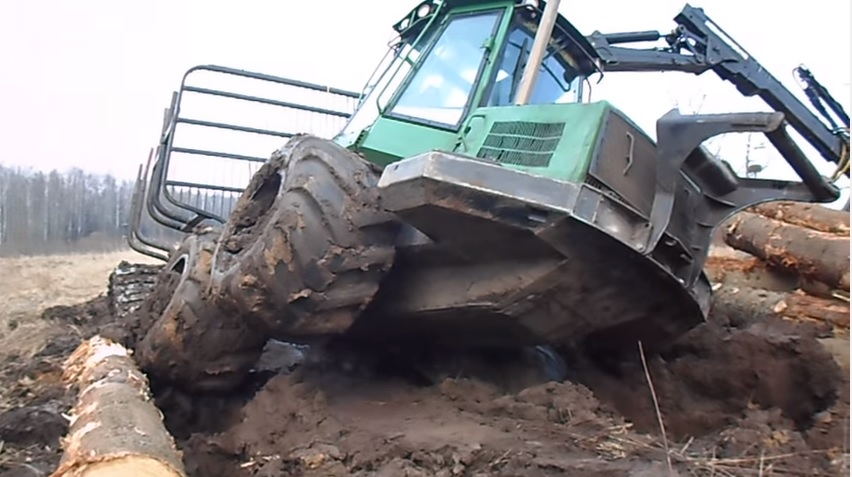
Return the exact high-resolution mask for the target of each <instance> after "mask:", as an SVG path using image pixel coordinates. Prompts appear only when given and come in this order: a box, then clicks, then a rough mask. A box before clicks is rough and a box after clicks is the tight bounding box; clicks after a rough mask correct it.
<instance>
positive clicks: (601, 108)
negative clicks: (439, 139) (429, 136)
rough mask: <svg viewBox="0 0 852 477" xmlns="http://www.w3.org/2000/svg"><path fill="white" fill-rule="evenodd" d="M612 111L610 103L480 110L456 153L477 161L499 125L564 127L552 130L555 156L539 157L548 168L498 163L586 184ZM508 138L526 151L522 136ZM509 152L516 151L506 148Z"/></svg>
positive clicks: (461, 136)
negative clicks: (601, 133) (554, 125)
mask: <svg viewBox="0 0 852 477" xmlns="http://www.w3.org/2000/svg"><path fill="white" fill-rule="evenodd" d="M612 109H613V107H612V105H610V103H608V102H606V101H601V102H596V103H585V104H582V103H572V104H542V105H526V106H503V107H493V108H480V109H478V110H476V111H475V112H474V113H473V114H471V115H470V117H469V118H468V121H467V123H466V124H465V127H464V128H463V129H462V131H463V132H462V133H461V134H460V140H459V141H458V142H457V146H456V147H455V150H454V151H455V152H458V153H461V154H465V155H469V156H472V157H476V156H477V154H478V153H479V151H480V150H481V149H482V147H483V145H486V144H485V143H486V138H488V136H489V132H491V131H492V128H493V127H494V124H495V123H513V122H526V123H528V124H527V125H526V127H527V128H529V127H530V125H529V123H538V124H541V125H542V126H541V127H547V126H546V125H548V124H551V125H552V124H559V123H564V126H563V127H558V128H557V127H553V128H551V129H555V130H557V132H556V133H550V136H551V137H555V138H557V139H554V140H553V141H551V143H552V144H554V147H552V148H549V149H548V150H551V151H552V155H550V154H540V155H538V157H540V158H547V159H548V161H549V162H548V163H547V165H541V166H525V165H515V164H510V163H507V162H501V161H499V160H498V161H497V162H501V163H502V164H503V166H505V167H508V168H510V169H515V170H519V171H524V172H527V173H529V174H533V175H539V176H545V177H550V178H552V179H558V180H563V181H569V182H582V181H583V180H585V178H586V173H587V171H588V170H589V165H590V164H591V161H592V157H593V155H594V152H595V149H596V146H597V142H598V137H599V133H600V131H601V129H602V126H603V121H604V119H605V118H606V116H607V113H608V112H609V111H610V110H612ZM504 137H507V138H508V140H509V141H510V142H512V140H513V139H517V140H518V141H519V144H521V146H519V147H516V148H514V149H516V150H522V149H523V144H524V141H525V140H526V139H527V138H525V137H524V136H523V135H518V134H515V135H512V134H508V135H505V136H504ZM538 144H541V143H538ZM506 149H512V148H511V147H506Z"/></svg>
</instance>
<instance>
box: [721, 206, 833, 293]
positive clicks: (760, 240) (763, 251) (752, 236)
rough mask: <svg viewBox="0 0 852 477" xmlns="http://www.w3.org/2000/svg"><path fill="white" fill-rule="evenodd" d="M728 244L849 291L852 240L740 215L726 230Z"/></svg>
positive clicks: (745, 213) (810, 278)
mask: <svg viewBox="0 0 852 477" xmlns="http://www.w3.org/2000/svg"><path fill="white" fill-rule="evenodd" d="M725 232H726V233H725V242H726V243H727V244H728V245H730V246H731V247H734V248H736V249H739V250H742V251H744V252H748V253H750V254H752V255H754V256H756V257H758V258H760V259H762V260H764V261H765V262H767V263H768V264H770V265H773V266H776V267H779V268H782V269H785V270H788V271H790V272H793V273H796V274H798V275H800V276H801V277H802V278H804V279H808V280H817V281H820V282H823V283H825V284H827V285H829V286H830V287H832V288H839V289H842V290H847V291H848V290H849V237H842V236H838V235H833V234H828V233H825V232H819V231H816V230H811V229H808V228H805V227H800V226H798V225H790V224H787V223H784V222H781V221H778V220H774V219H770V218H768V217H764V216H761V215H757V214H753V213H750V212H741V213H739V214H738V215H736V216H735V217H734V218H733V219H732V220H731V221H730V222H729V223H728V225H727V226H726V230H725Z"/></svg>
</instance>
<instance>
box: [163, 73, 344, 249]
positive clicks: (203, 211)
mask: <svg viewBox="0 0 852 477" xmlns="http://www.w3.org/2000/svg"><path fill="white" fill-rule="evenodd" d="M198 72H206V73H213V74H218V75H225V76H227V77H237V78H243V79H250V80H257V81H261V82H264V83H272V84H277V85H284V86H289V87H293V88H299V89H300V90H305V91H310V92H312V94H314V95H316V93H322V94H325V95H330V96H332V97H338V98H345V99H349V100H357V99H359V98H360V93H356V92H352V91H346V90H342V89H338V88H332V87H328V86H323V85H317V84H313V83H306V82H303V81H298V80H292V79H288V78H281V77H277V76H272V75H267V74H263V73H255V72H250V71H245V70H239V69H234V68H228V67H224V66H217V65H200V66H195V67H193V68H190V69H189V70H188V71H187V72H186V73H184V75H183V78H182V79H181V84H180V88H179V89H178V90H177V91H175V92H174V93H173V95H172V103H171V106H170V107H169V108H168V109H166V113H165V117H164V122H163V128H162V133H161V137H160V141H159V146H158V148H157V160H156V162H155V164H154V168H153V174H152V182H151V190H152V191H151V193H149V194H148V210H149V212H150V214H151V216H152V217H153V218H154V219H155V220H157V222H159V223H160V224H162V225H164V226H167V227H169V228H173V229H175V230H180V231H182V232H187V231H191V230H192V229H194V228H195V227H196V226H198V225H200V224H202V223H205V222H215V223H217V224H222V223H224V222H225V220H226V219H227V216H228V214H229V213H230V210H229V209H227V208H225V207H224V206H223V207H222V209H223V210H212V209H211V208H210V207H206V201H205V203H193V202H192V201H191V197H192V193H195V195H196V197H197V196H200V195H203V194H212V195H216V194H218V195H227V196H228V197H232V196H234V195H236V196H239V195H240V194H241V193H242V192H243V190H244V187H245V185H243V186H242V187H233V186H229V185H224V184H216V183H210V182H203V181H199V180H175V179H174V178H173V176H172V174H171V173H170V169H171V168H172V167H174V166H175V164H174V163H175V154H180V155H183V156H187V155H188V156H200V157H216V158H222V159H228V160H234V161H240V162H245V163H249V164H252V163H253V164H257V166H254V167H259V165H260V164H262V163H264V162H266V161H267V159H268V158H266V157H259V156H250V155H245V154H237V153H234V152H229V151H221V150H212V149H211V150H208V149H200V148H194V147H183V146H180V145H178V144H177V143H176V141H175V137H176V135H177V133H178V129H179V128H178V126H179V125H186V126H193V127H197V128H205V129H213V130H228V131H236V132H239V133H248V134H252V135H259V136H266V137H276V138H282V139H286V138H289V137H292V136H293V135H294V134H296V133H301V132H311V131H309V130H305V131H302V130H300V131H279V130H272V129H266V128H257V127H249V126H245V125H239V124H230V123H224V122H218V121H208V120H204V119H201V118H193V117H186V116H185V115H183V114H182V112H181V106H182V103H183V101H184V99H185V98H186V95H187V94H193V95H196V96H198V95H200V96H204V97H219V98H227V99H229V100H234V101H242V102H248V103H256V104H263V105H267V106H274V107H278V108H284V109H288V110H294V111H302V112H305V113H309V114H311V115H315V116H317V117H322V118H338V119H340V120H343V121H345V120H347V119H348V118H349V117H350V116H351V114H352V111H342V110H337V109H332V108H327V107H319V106H313V105H309V104H306V103H305V104H303V103H294V102H288V101H281V100H278V99H273V98H268V97H262V96H256V95H249V94H241V93H237V92H234V91H225V90H220V89H213V88H207V87H201V86H198V85H193V84H189V83H190V79H191V77H192V76H193V74H194V73H198ZM307 96H309V95H307ZM353 109H354V105H353ZM306 129H308V127H306ZM249 179H250V177H247V178H246V184H247V183H248V180H249ZM176 190H184V191H189V194H188V195H189V196H190V199H185V198H182V197H180V196H179V194H178V193H176V192H175V191H176ZM223 201H224V199H223Z"/></svg>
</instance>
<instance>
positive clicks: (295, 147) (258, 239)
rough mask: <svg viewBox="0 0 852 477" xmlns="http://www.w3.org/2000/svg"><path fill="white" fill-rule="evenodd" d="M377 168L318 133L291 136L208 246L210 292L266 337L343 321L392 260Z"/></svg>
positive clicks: (297, 337)
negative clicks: (212, 248) (213, 246)
mask: <svg viewBox="0 0 852 477" xmlns="http://www.w3.org/2000/svg"><path fill="white" fill-rule="evenodd" d="M379 172H380V171H379V170H378V169H377V168H376V167H375V166H373V165H372V164H370V163H368V162H367V161H365V160H363V159H361V158H360V157H359V156H357V155H356V154H354V153H352V152H350V151H348V150H346V149H344V148H342V147H340V146H338V145H337V144H335V143H333V142H331V141H328V140H325V139H321V138H318V137H313V136H308V135H299V136H296V137H294V138H292V139H291V140H290V141H289V142H288V143H287V144H286V145H285V146H284V147H283V148H281V149H280V150H278V151H276V153H275V154H274V155H273V157H272V158H271V159H270V160H269V161H268V162H267V163H266V164H264V166H263V167H262V168H261V170H260V171H258V173H257V174H256V175H255V176H254V178H253V179H252V181H251V183H250V184H249V186H248V188H247V189H246V191H245V193H244V194H243V195H242V197H241V198H240V200H239V201H238V203H237V206H236V207H235V210H234V212H233V213H232V214H231V217H230V218H229V221H228V224H227V225H226V227H225V230H224V231H223V234H222V237H221V239H220V241H219V245H218V246H217V249H216V254H215V258H214V265H213V294H214V295H216V299H217V300H219V301H220V303H222V306H223V307H224V308H225V309H231V310H233V311H234V312H238V313H245V314H246V315H247V316H248V317H249V319H250V320H251V321H252V322H253V324H255V326H258V327H262V328H263V329H265V330H267V331H268V333H269V334H270V336H271V337H274V338H277V339H280V340H284V341H292V342H302V343H304V342H311V341H313V340H314V339H317V338H322V337H326V336H330V335H337V334H341V333H343V332H345V331H346V330H347V329H349V327H350V325H351V324H352V323H353V321H354V320H355V319H356V318H357V317H358V315H359V314H360V313H361V312H362V311H363V310H364V309H365V307H366V306H367V305H368V304H369V303H370V301H371V300H372V298H373V296H374V295H375V293H376V291H377V290H378V287H379V283H380V281H381V279H382V278H383V277H384V276H385V274H386V273H387V271H388V270H389V269H390V267H391V265H392V263H393V259H394V240H395V237H396V232H397V229H398V222H397V221H396V219H395V217H394V216H393V215H392V214H390V213H388V212H386V211H384V210H383V209H381V207H380V205H379V195H378V189H377V182H378V177H379Z"/></svg>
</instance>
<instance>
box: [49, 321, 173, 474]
mask: <svg viewBox="0 0 852 477" xmlns="http://www.w3.org/2000/svg"><path fill="white" fill-rule="evenodd" d="M63 379H64V380H65V381H66V382H67V383H68V384H69V385H70V386H71V387H73V388H76V389H77V390H78V398H77V403H76V405H75V406H74V408H73V410H72V417H71V424H70V428H69V430H68V434H67V436H66V437H65V438H64V439H63V440H62V447H63V454H62V460H61V461H60V463H59V468H58V469H57V470H56V472H54V473H53V474H52V476H51V477H71V476H74V477H118V476H122V477H143V476H144V477H186V473H185V470H184V467H183V463H182V461H181V455H180V453H179V451H178V450H177V449H176V447H175V443H174V439H173V438H172V436H171V435H170V434H169V433H168V431H166V428H165V426H164V425H163V420H162V414H161V413H160V411H159V409H157V407H156V406H155V405H154V403H153V402H152V401H151V397H150V392H149V389H148V380H147V379H146V378H145V375H144V374H142V372H141V371H139V369H138V368H137V366H136V364H135V362H134V361H133V359H132V358H131V357H130V353H129V351H128V350H127V349H126V348H124V347H123V346H121V345H119V344H116V343H114V342H112V341H110V340H107V339H105V338H102V337H100V336H95V337H94V338H91V339H89V340H87V341H84V342H83V343H82V344H81V345H80V346H79V347H78V348H77V349H76V350H75V351H74V353H72V355H71V356H70V357H69V358H68V360H67V361H66V362H65V368H64V374H63Z"/></svg>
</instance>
